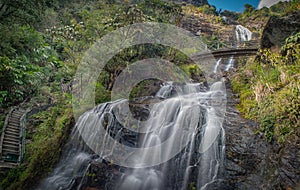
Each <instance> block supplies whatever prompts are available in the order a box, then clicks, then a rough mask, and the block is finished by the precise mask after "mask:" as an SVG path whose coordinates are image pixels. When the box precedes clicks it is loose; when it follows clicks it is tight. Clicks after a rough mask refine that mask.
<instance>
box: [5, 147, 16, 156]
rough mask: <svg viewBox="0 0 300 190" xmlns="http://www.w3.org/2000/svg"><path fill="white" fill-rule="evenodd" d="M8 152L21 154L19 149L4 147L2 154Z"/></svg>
mask: <svg viewBox="0 0 300 190" xmlns="http://www.w3.org/2000/svg"><path fill="white" fill-rule="evenodd" d="M7 153H11V154H19V151H16V150H11V149H7V148H3V149H2V154H3V155H6V154H7Z"/></svg>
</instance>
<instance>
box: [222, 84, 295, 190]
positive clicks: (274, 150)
mask: <svg viewBox="0 0 300 190" xmlns="http://www.w3.org/2000/svg"><path fill="white" fill-rule="evenodd" d="M227 89H228V91H227V96H228V106H227V112H226V119H225V123H224V126H225V131H226V152H225V154H226V159H225V163H224V170H223V171H224V172H223V175H224V176H223V179H224V181H223V184H225V186H226V187H230V188H229V189H297V188H300V170H299V168H300V140H299V139H298V140H294V141H292V142H287V143H286V144H285V145H281V146H280V145H278V144H276V143H275V142H273V143H268V142H267V141H266V140H265V139H264V137H263V135H262V134H259V133H257V132H255V131H257V127H258V124H257V123H255V122H253V121H249V120H246V119H243V118H242V117H241V116H240V114H239V112H238V110H237V109H236V108H235V104H236V103H237V102H238V100H237V99H234V94H233V93H232V91H231V90H230V86H228V87H227Z"/></svg>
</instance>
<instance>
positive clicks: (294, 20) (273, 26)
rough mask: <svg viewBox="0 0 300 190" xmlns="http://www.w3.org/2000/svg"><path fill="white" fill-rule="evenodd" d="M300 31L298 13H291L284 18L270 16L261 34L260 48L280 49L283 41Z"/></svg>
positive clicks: (299, 14) (299, 15) (299, 13)
mask: <svg viewBox="0 0 300 190" xmlns="http://www.w3.org/2000/svg"><path fill="white" fill-rule="evenodd" d="M299 31H300V12H293V13H290V14H288V15H286V16H284V17H277V16H272V17H271V18H270V19H269V21H268V23H267V25H266V27H265V29H264V31H263V34H262V39H261V47H262V48H272V47H281V46H282V45H284V43H285V39H286V38H287V37H288V36H290V35H292V34H294V33H297V32H299Z"/></svg>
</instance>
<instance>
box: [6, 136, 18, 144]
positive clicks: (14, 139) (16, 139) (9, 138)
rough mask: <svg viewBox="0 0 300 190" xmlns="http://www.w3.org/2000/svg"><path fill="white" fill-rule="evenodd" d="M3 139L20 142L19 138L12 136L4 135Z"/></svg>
mask: <svg viewBox="0 0 300 190" xmlns="http://www.w3.org/2000/svg"><path fill="white" fill-rule="evenodd" d="M3 141H11V142H15V143H18V144H19V143H20V138H13V137H8V136H4V139H3Z"/></svg>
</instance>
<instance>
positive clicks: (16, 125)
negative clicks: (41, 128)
mask: <svg viewBox="0 0 300 190" xmlns="http://www.w3.org/2000/svg"><path fill="white" fill-rule="evenodd" d="M8 125H11V126H14V127H20V123H8Z"/></svg>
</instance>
